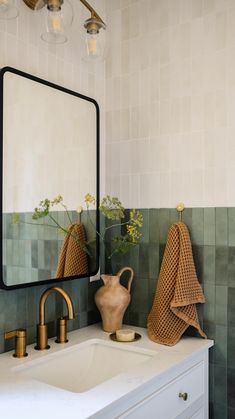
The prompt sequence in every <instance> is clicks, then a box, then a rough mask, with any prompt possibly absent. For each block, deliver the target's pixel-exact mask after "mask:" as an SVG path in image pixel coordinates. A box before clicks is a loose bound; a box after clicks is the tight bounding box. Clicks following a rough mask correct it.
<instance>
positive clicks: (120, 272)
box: [117, 266, 134, 292]
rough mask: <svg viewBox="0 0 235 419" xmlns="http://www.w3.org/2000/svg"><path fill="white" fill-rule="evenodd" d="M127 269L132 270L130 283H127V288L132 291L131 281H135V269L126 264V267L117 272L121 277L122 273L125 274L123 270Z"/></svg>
mask: <svg viewBox="0 0 235 419" xmlns="http://www.w3.org/2000/svg"><path fill="white" fill-rule="evenodd" d="M125 271H130V273H131V275H130V278H129V279H128V283H127V290H128V291H129V292H130V290H131V283H132V281H133V278H134V271H133V269H132V268H130V267H129V266H126V267H125V268H122V269H120V271H119V272H118V273H117V276H119V278H120V277H121V275H122V274H123V272H125Z"/></svg>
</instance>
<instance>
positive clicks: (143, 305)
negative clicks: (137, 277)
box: [130, 279, 149, 313]
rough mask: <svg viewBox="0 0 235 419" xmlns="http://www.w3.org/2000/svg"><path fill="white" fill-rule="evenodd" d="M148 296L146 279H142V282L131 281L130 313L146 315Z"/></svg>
mask: <svg viewBox="0 0 235 419" xmlns="http://www.w3.org/2000/svg"><path fill="white" fill-rule="evenodd" d="M148 295H149V290H148V280H147V279H142V281H135V282H134V281H133V286H132V292H131V303H130V311H131V312H142V313H148Z"/></svg>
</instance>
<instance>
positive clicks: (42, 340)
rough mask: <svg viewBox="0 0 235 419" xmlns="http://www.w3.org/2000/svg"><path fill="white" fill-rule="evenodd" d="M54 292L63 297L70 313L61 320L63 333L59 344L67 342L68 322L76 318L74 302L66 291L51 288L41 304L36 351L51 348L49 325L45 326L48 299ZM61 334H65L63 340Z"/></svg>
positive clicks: (41, 299) (58, 340) (45, 292)
mask: <svg viewBox="0 0 235 419" xmlns="http://www.w3.org/2000/svg"><path fill="white" fill-rule="evenodd" d="M53 292H58V293H59V294H60V295H61V296H62V297H63V299H64V300H65V302H66V305H67V312H68V315H67V316H66V317H64V318H62V319H60V330H62V331H60V337H59V338H57V342H58V343H65V342H67V329H66V320H72V319H74V317H75V314H74V307H73V303H72V300H71V298H70V297H69V295H68V294H67V292H66V291H64V290H63V289H62V288H59V287H51V288H48V289H47V290H46V291H44V293H43V294H42V296H41V298H40V303H39V324H38V325H37V345H36V346H35V349H38V350H43V349H49V348H50V346H49V345H48V337H47V325H46V324H45V304H46V301H47V298H48V297H49V295H50V294H52V293H53ZM61 334H63V339H62V338H61Z"/></svg>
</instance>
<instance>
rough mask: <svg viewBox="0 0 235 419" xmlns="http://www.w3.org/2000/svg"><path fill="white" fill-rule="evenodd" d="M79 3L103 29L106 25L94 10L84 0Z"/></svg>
mask: <svg viewBox="0 0 235 419" xmlns="http://www.w3.org/2000/svg"><path fill="white" fill-rule="evenodd" d="M80 2H81V3H82V4H83V5H84V6H85V7H86V8H87V9H88V10H89V11H90V12H91V17H92V18H96V19H97V20H99V21H100V22H101V23H102V24H103V25H104V27H103V29H105V28H106V25H105V23H104V21H103V20H102V19H101V17H100V16H99V15H98V13H97V12H96V11H95V9H93V7H92V6H91V5H90V4H89V3H88V2H87V1H86V0H80Z"/></svg>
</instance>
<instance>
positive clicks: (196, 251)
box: [192, 245, 204, 283]
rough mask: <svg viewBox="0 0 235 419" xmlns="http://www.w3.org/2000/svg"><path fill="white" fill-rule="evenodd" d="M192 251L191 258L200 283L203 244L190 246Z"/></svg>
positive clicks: (201, 277)
mask: <svg viewBox="0 0 235 419" xmlns="http://www.w3.org/2000/svg"><path fill="white" fill-rule="evenodd" d="M192 251H193V260H194V264H195V268H196V273H197V278H198V281H199V282H200V283H202V279H203V258H204V251H203V246H195V245H194V246H192Z"/></svg>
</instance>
